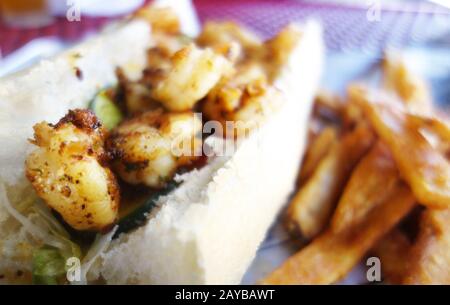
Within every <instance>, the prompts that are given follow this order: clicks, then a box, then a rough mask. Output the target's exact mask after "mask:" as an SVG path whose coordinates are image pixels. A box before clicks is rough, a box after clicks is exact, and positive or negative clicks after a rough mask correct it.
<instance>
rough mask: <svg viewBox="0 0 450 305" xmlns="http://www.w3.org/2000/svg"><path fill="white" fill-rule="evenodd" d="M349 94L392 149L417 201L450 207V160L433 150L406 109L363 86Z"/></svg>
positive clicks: (432, 206)
mask: <svg viewBox="0 0 450 305" xmlns="http://www.w3.org/2000/svg"><path fill="white" fill-rule="evenodd" d="M349 95H350V96H351V98H352V100H355V101H357V103H358V104H359V105H360V106H361V108H362V109H363V110H364V113H365V114H366V115H367V117H368V119H369V121H370V122H371V123H372V126H373V128H374V129H375V131H376V133H377V134H378V136H379V137H380V138H381V140H382V141H384V142H385V143H386V144H387V145H388V147H389V148H390V150H391V152H392V155H393V157H394V160H395V163H396V164H397V167H398V169H399V171H400V175H401V176H402V178H403V179H405V180H406V182H408V184H409V185H410V187H411V189H412V191H413V193H414V194H415V196H416V197H417V199H418V201H419V202H420V203H421V204H423V205H426V206H428V207H430V208H440V209H446V208H450V163H449V161H448V160H446V159H445V157H444V156H442V155H441V154H440V153H439V151H437V150H435V149H433V147H432V146H431V145H430V143H428V141H427V140H426V139H425V138H424V136H423V135H422V134H421V133H420V132H419V130H417V128H414V126H412V125H413V124H412V123H411V122H410V121H409V120H408V117H407V115H406V114H405V113H404V112H402V111H400V110H399V109H396V108H395V107H392V106H391V105H387V104H383V103H380V102H379V100H377V98H376V96H374V94H372V93H369V92H367V90H365V89H364V88H361V87H351V88H350V89H349Z"/></svg>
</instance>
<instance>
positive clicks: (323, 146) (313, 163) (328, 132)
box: [299, 126, 337, 183]
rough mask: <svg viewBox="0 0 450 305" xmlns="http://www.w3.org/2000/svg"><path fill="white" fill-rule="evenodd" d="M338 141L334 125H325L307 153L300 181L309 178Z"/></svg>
mask: <svg viewBox="0 0 450 305" xmlns="http://www.w3.org/2000/svg"><path fill="white" fill-rule="evenodd" d="M336 141H337V132H336V129H335V128H333V127H330V126H328V127H325V129H323V130H322V131H321V132H320V134H319V135H318V136H317V137H315V138H314V139H313V141H312V142H311V144H310V145H309V147H308V150H307V151H306V154H305V161H304V162H303V165H302V170H301V172H300V177H299V180H300V183H303V182H305V181H306V179H308V178H309V177H310V176H311V174H312V173H313V172H314V170H315V169H316V167H317V165H318V164H319V163H320V160H322V159H323V158H324V157H325V155H326V154H327V153H328V152H329V150H330V148H331V147H333V145H334V143H336Z"/></svg>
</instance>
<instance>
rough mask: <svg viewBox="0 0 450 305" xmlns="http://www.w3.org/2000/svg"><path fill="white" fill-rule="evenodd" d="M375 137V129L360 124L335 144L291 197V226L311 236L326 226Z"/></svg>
mask: <svg viewBox="0 0 450 305" xmlns="http://www.w3.org/2000/svg"><path fill="white" fill-rule="evenodd" d="M373 140H374V136H373V133H372V131H371V130H370V129H369V128H368V127H367V126H365V125H361V126H359V127H358V128H356V129H355V130H354V131H353V132H351V133H349V134H348V135H346V136H344V138H343V140H342V141H341V142H339V143H336V144H335V145H334V146H333V147H332V148H331V149H330V151H329V153H328V154H327V155H326V156H325V157H324V158H323V159H322V160H321V161H320V164H319V165H318V167H317V168H316V170H315V171H314V173H313V175H312V176H311V178H310V179H309V180H308V181H307V182H306V184H305V185H304V186H303V187H302V188H301V189H300V190H299V192H298V193H297V194H296V195H295V197H294V199H293V200H292V202H291V204H290V206H289V208H288V212H287V219H288V220H287V221H288V227H289V228H290V229H291V230H299V231H300V232H301V233H302V235H303V236H304V237H306V238H312V237H314V236H316V235H317V234H318V233H320V232H321V231H322V230H323V229H324V228H325V226H326V224H327V222H328V220H329V218H330V216H331V214H332V212H333V209H334V207H335V204H336V201H337V200H338V198H339V195H340V193H341V191H342V187H343V186H344V185H345V182H346V181H347V178H348V177H349V175H350V173H351V171H352V169H353V167H354V166H355V165H356V164H357V163H358V161H359V160H360V159H361V157H362V156H363V155H364V154H365V153H366V152H367V150H368V149H369V148H370V146H371V145H372V143H373Z"/></svg>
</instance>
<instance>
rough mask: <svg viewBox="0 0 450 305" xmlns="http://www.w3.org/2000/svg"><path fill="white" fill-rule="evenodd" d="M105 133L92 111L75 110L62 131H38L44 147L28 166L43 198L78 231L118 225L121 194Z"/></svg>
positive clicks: (60, 126) (36, 140)
mask: <svg viewBox="0 0 450 305" xmlns="http://www.w3.org/2000/svg"><path fill="white" fill-rule="evenodd" d="M104 138H105V133H104V130H103V128H102V126H101V124H100V122H99V120H98V119H97V118H96V117H95V115H94V114H93V113H92V112H90V111H89V110H80V109H77V110H71V111H69V113H68V114H67V115H66V116H64V117H63V118H62V119H61V120H60V121H59V122H58V123H57V124H56V125H52V124H49V123H47V122H41V123H38V124H36V125H35V126H34V139H33V140H31V143H33V144H35V145H36V146H38V148H37V149H36V150H34V151H33V152H31V154H30V155H28V157H27V159H26V161H25V169H26V176H27V178H28V180H29V181H30V182H31V184H32V185H33V187H34V189H35V190H36V192H37V194H38V196H39V197H41V198H42V199H44V201H45V202H46V203H47V205H48V206H49V207H51V208H52V209H54V210H55V211H57V212H58V213H59V214H61V216H62V217H63V219H64V220H65V221H66V222H67V223H68V224H69V225H70V226H72V227H73V228H74V229H76V230H103V229H106V228H107V227H108V226H109V225H111V224H112V223H114V222H115V220H116V219H117V213H118V207H119V201H120V194H119V187H118V184H117V181H116V178H115V176H114V174H113V173H112V172H111V170H110V169H109V168H108V167H107V166H106V165H105V164H106V160H107V157H106V153H105V150H104Z"/></svg>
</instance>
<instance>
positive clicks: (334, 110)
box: [314, 90, 345, 123]
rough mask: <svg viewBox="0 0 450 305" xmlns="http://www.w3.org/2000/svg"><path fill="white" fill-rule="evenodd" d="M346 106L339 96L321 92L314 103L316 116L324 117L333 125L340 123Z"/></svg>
mask: <svg viewBox="0 0 450 305" xmlns="http://www.w3.org/2000/svg"><path fill="white" fill-rule="evenodd" d="M344 106H345V104H344V103H343V102H342V101H341V99H340V98H339V97H338V96H336V95H334V94H332V93H330V92H328V91H325V90H321V91H319V92H318V93H317V96H316V99H315V101H314V115H316V116H320V117H323V118H324V119H326V120H328V121H330V122H333V123H340V122H341V120H342V112H343V110H344Z"/></svg>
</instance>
